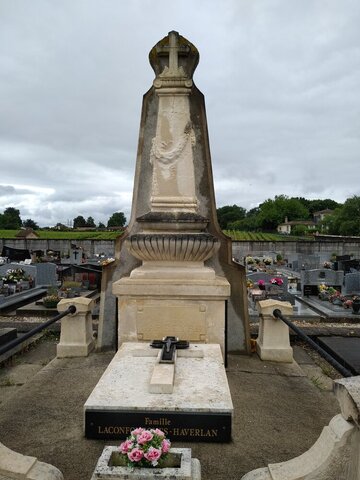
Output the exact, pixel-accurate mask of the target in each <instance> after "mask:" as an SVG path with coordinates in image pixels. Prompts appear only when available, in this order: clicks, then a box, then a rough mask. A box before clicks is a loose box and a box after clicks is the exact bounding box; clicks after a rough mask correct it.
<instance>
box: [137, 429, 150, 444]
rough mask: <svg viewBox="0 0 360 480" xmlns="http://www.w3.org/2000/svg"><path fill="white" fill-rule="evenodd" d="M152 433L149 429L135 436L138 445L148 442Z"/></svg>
mask: <svg viewBox="0 0 360 480" xmlns="http://www.w3.org/2000/svg"><path fill="white" fill-rule="evenodd" d="M153 436H154V435H153V434H152V433H151V432H149V430H144V431H143V432H141V433H140V435H138V436H137V442H138V444H139V445H144V443H147V442H149V441H150V440H152V438H153Z"/></svg>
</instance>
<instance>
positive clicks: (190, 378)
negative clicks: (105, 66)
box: [84, 32, 250, 442]
mask: <svg viewBox="0 0 360 480" xmlns="http://www.w3.org/2000/svg"><path fill="white" fill-rule="evenodd" d="M198 57H199V54H198V51H197V50H196V48H195V47H194V46H193V45H192V44H191V43H190V42H189V41H188V40H186V39H185V38H183V37H181V36H180V35H179V34H178V33H177V32H170V33H169V35H168V36H166V37H165V38H164V39H162V40H161V41H160V42H158V44H157V45H156V46H155V47H154V48H153V49H152V50H151V52H150V63H151V65H152V67H153V69H154V71H155V74H156V78H155V80H154V85H153V87H152V88H151V89H150V91H149V92H148V93H147V94H146V95H145V97H144V104H143V114H142V123H141V133H140V139H139V153H138V160H137V167H136V175H135V186H134V197H133V205H132V216H131V220H130V224H129V229H128V232H127V235H125V236H124V240H123V241H122V244H121V251H120V266H119V267H118V270H116V265H111V266H110V267H111V268H112V269H113V270H112V271H113V272H114V273H113V277H112V278H113V279H114V280H115V281H114V282H113V283H112V285H111V289H112V292H113V294H114V295H115V296H116V297H117V300H118V332H117V333H118V343H119V345H120V348H119V350H118V352H117V353H116V355H115V357H114V358H113V360H112V362H111V363H110V365H109V367H108V369H107V370H106V371H105V373H104V375H103V377H102V378H101V379H100V381H99V383H98V384H97V386H96V387H95V389H94V391H93V392H92V394H91V395H90V397H89V398H88V400H87V402H86V403H85V406H84V408H85V433H86V436H87V437H89V438H113V439H115V438H124V437H125V436H126V435H128V434H129V431H130V429H131V428H132V427H135V426H141V427H144V428H145V427H147V428H148V427H162V428H163V429H166V433H167V434H168V435H169V437H170V439H176V440H191V441H212V442H214V441H217V442H219V441H220V442H221V441H230V439H231V423H232V412H233V406H232V401H231V396H230V391H229V387H228V383H227V378H226V373H225V369H224V355H225V335H224V331H225V317H226V314H225V312H226V309H227V311H228V328H229V330H231V334H230V335H229V336H228V339H229V344H231V347H230V348H232V350H237V351H240V352H242V353H245V352H247V351H249V348H250V342H249V340H250V338H249V325H248V317H247V316H248V312H247V302H246V284H245V269H244V267H242V266H241V265H238V264H235V263H234V262H232V257H231V244H229V242H228V239H226V238H225V237H224V236H223V235H222V233H221V231H220V229H219V227H218V225H217V221H216V208H215V202H214V191H213V179H212V173H211V161H210V155H209V145H208V136H207V125H206V119H205V109H204V100H203V96H202V94H201V93H200V92H199V91H198V90H197V88H196V87H195V86H194V84H193V80H192V75H193V72H194V70H195V68H196V66H197V63H198ZM109 272H110V270H109ZM107 275H108V274H107V271H106V269H105V271H104V278H106V277H107ZM109 275H110V273H109ZM104 282H105V280H104ZM109 289H110V286H108V290H109ZM108 298H109V297H107V296H106V295H103V297H102V299H101V306H100V311H101V309H104V311H106V308H107V309H108V310H107V311H109V308H110V307H109V306H111V301H110V302H109V303H107V299H108ZM104 329H105V324H104V323H102V320H101V318H100V327H99V330H100V335H99V336H100V341H101V338H102V331H104ZM164 337H176V338H179V339H180V340H187V341H189V343H190V345H189V348H188V349H183V350H177V351H176V355H175V360H174V363H173V364H172V365H169V364H164V363H162V362H161V361H160V358H159V352H158V351H157V350H156V349H154V348H152V347H151V346H150V343H151V342H152V341H153V340H155V339H160V340H161V339H162V338H164Z"/></svg>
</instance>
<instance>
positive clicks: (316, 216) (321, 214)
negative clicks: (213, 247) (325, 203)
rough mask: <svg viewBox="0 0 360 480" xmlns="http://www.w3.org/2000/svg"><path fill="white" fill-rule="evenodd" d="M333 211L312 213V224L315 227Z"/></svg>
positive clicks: (327, 209)
mask: <svg viewBox="0 0 360 480" xmlns="http://www.w3.org/2000/svg"><path fill="white" fill-rule="evenodd" d="M333 212H334V210H330V208H326V209H325V210H320V211H319V212H314V213H313V217H314V222H315V224H316V225H317V224H318V223H320V222H322V221H323V220H324V218H325V217H326V216H327V215H331V214H332V213H333Z"/></svg>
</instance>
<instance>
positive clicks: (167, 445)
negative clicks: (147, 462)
mask: <svg viewBox="0 0 360 480" xmlns="http://www.w3.org/2000/svg"><path fill="white" fill-rule="evenodd" d="M170 447H171V443H170V440H165V439H164V440H163V441H162V442H161V450H162V451H163V453H167V452H168V451H169V450H170Z"/></svg>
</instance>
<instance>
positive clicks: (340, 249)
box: [232, 239, 360, 262]
mask: <svg viewBox="0 0 360 480" xmlns="http://www.w3.org/2000/svg"><path fill="white" fill-rule="evenodd" d="M232 247H233V256H234V257H235V258H237V259H239V260H240V262H241V261H242V259H243V258H244V257H245V256H246V255H253V256H254V255H255V256H262V255H268V254H269V253H271V252H273V253H274V254H277V253H280V254H281V255H282V256H283V257H284V258H286V257H288V256H293V255H296V254H306V255H319V256H321V257H323V256H328V257H329V258H330V256H331V255H332V253H334V252H336V254H337V255H354V257H355V258H360V239H359V240H358V241H355V240H348V241H347V240H341V241H323V240H322V241H317V240H315V241H313V242H312V241H303V242H287V241H282V242H253V241H247V242H237V241H234V242H233V243H232Z"/></svg>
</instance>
